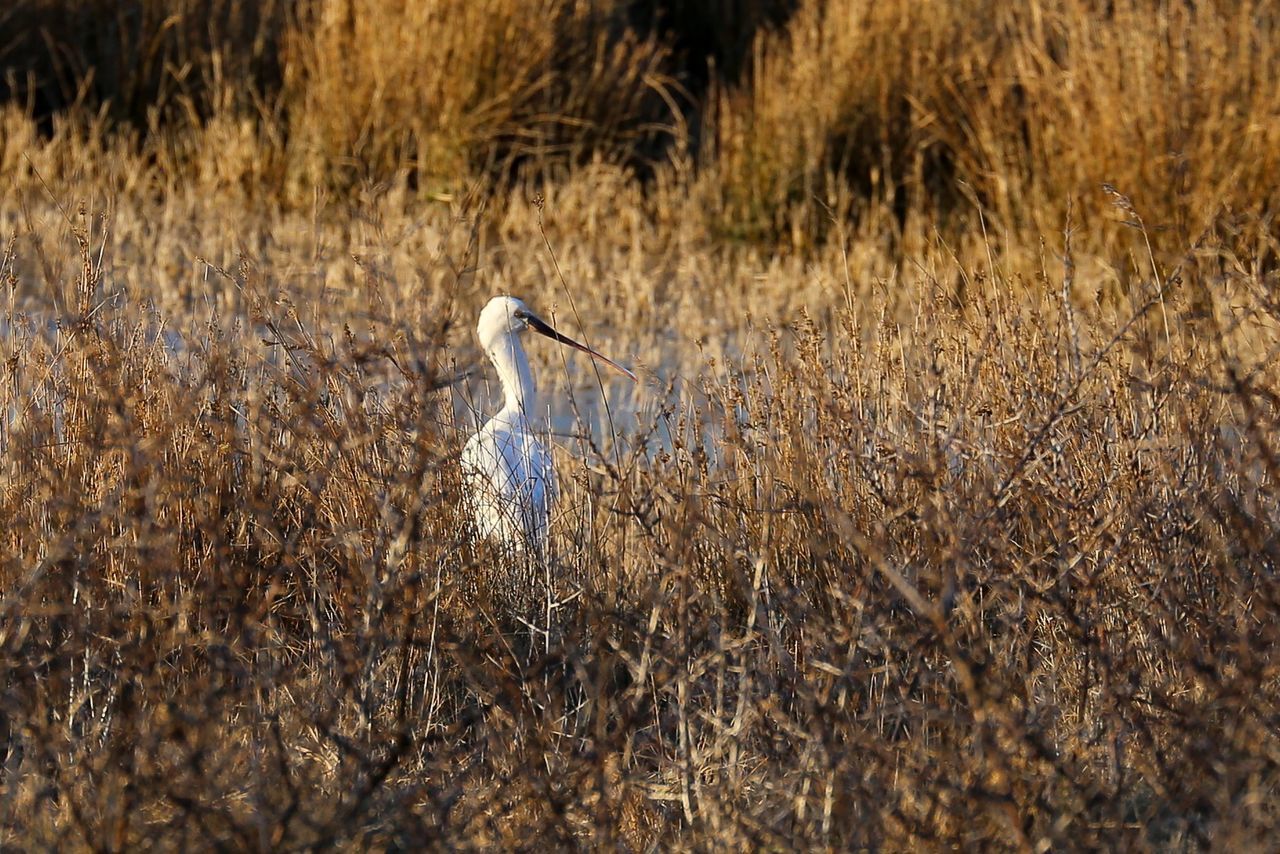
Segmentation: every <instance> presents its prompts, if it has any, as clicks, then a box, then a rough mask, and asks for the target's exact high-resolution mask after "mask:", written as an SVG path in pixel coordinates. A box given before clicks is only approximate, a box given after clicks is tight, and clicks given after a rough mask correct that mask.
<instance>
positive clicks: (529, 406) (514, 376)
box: [489, 335, 538, 416]
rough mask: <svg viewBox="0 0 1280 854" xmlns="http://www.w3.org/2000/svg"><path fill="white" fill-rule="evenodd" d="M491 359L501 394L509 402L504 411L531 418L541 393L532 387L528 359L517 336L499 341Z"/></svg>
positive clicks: (494, 347) (505, 337) (491, 353)
mask: <svg viewBox="0 0 1280 854" xmlns="http://www.w3.org/2000/svg"><path fill="white" fill-rule="evenodd" d="M489 358H490V360H492V362H493V366H494V367H495V368H496V369H497V371H498V381H499V382H501V383H502V393H503V395H504V397H505V399H506V403H505V405H504V406H503V411H504V412H506V413H509V414H511V415H515V414H517V413H518V414H520V415H525V416H528V415H530V414H532V413H533V412H534V411H535V410H536V409H537V406H538V390H537V388H535V387H534V385H533V372H532V371H530V370H529V360H528V358H526V357H525V354H524V346H523V345H521V343H520V339H519V338H517V337H516V336H514V335H505V336H503V337H502V338H499V339H498V341H497V342H495V343H494V345H493V347H492V348H490V350H489Z"/></svg>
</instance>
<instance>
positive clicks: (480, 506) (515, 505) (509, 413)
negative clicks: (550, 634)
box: [459, 296, 635, 552]
mask: <svg viewBox="0 0 1280 854" xmlns="http://www.w3.org/2000/svg"><path fill="white" fill-rule="evenodd" d="M526 329H533V330H534V331H535V332H538V333H540V334H542V335H545V336H547V337H548V338H551V339H553V340H555V341H559V342H560V343H562V344H566V345H568V346H570V347H573V348H574V349H577V350H581V351H582V352H584V353H587V354H589V355H591V356H592V357H593V358H596V359H599V360H601V361H602V362H604V363H606V364H608V365H611V366H612V367H614V368H616V369H618V370H619V371H621V372H622V373H623V374H625V375H626V376H628V377H630V378H631V379H632V380H635V375H634V374H632V373H631V372H630V371H628V370H627V369H626V368H624V367H622V366H621V365H619V364H617V363H616V362H613V361H610V360H609V359H607V358H605V357H604V356H603V355H601V354H600V353H598V352H596V351H595V350H592V349H591V348H590V347H587V346H586V345H584V344H579V343H578V342H577V341H574V340H573V339H572V338H568V337H566V336H564V335H561V334H560V333H559V332H557V331H555V330H554V329H552V328H551V326H549V325H548V324H547V323H546V322H545V321H543V320H542V319H540V318H539V317H538V316H537V315H535V314H534V313H533V312H532V311H530V310H529V307H528V306H527V305H525V304H524V303H523V302H522V301H520V300H518V299H516V298H515V297H507V296H498V297H494V298H493V299H491V300H489V302H488V304H487V305H485V307H484V309H483V310H482V311H481V312H480V321H479V323H478V324H477V325H476V334H477V336H478V337H479V339H480V346H481V348H482V349H483V350H484V352H485V355H486V356H488V357H489V360H490V361H491V362H493V366H494V368H495V369H497V372H498V381H499V382H500V383H501V384H502V392H503V399H504V403H503V407H502V409H501V410H500V411H499V412H498V414H497V415H495V416H493V417H492V418H490V419H489V420H488V421H487V422H485V424H484V426H483V427H481V428H480V431H479V432H478V433H476V434H475V435H474V436H472V437H471V438H470V439H469V440H468V441H467V444H466V446H465V447H464V448H463V449H462V457H461V459H460V461H459V462H460V464H461V468H462V482H463V489H464V495H465V498H466V501H467V504H468V508H469V510H470V512H471V515H472V518H473V519H474V520H475V525H476V532H477V534H478V535H479V536H481V537H483V538H485V539H488V540H491V541H493V542H494V543H496V544H499V545H503V546H507V547H510V548H513V549H517V550H520V551H526V550H527V551H530V552H539V551H541V548H542V546H543V545H544V544H545V542H546V537H547V527H548V523H549V521H550V517H551V505H552V504H553V503H554V502H555V500H556V495H557V491H556V473H555V467H554V465H553V463H552V459H551V453H550V452H549V451H548V449H547V448H546V446H545V445H543V443H542V441H541V440H540V439H539V437H538V431H536V430H535V429H534V428H533V426H532V425H531V423H530V416H534V415H536V414H537V390H536V388H535V387H534V384H533V373H532V372H531V371H530V369H529V360H528V358H527V357H526V356H525V352H524V345H523V344H522V343H521V341H520V336H521V334H522V333H523V332H524V331H525V330H526Z"/></svg>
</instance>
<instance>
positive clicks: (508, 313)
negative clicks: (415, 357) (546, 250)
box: [476, 296, 636, 382]
mask: <svg viewBox="0 0 1280 854" xmlns="http://www.w3.org/2000/svg"><path fill="white" fill-rule="evenodd" d="M526 329H532V330H533V331H534V332H537V333H538V334H539V335H545V336H546V337H548V338H550V339H551V340H552V341H559V342H560V343H561V344H564V345H566V346H569V347H572V348H573V349H575V350H581V351H582V352H583V353H586V354H587V355H589V356H591V357H592V358H593V359H598V360H599V361H601V362H604V363H605V364H606V365H609V366H610V367H612V368H615V369H616V370H618V371H620V372H621V373H622V374H623V375H624V376H626V377H629V378H630V379H631V380H632V381H633V382H634V381H635V379H636V375H635V374H633V373H631V371H629V370H627V369H626V368H624V367H622V365H619V364H618V363H617V362H615V361H613V360H611V359H609V358H608V357H606V356H605V355H604V354H603V353H599V352H597V351H595V350H593V349H591V348H590V347H588V346H587V345H585V344H579V343H578V342H577V341H574V340H573V339H572V338H570V337H569V336H567V335H561V334H560V333H559V332H557V331H556V330H555V329H553V328H552V327H551V324H549V323H547V322H546V321H545V320H543V319H542V318H540V317H538V315H536V314H534V313H533V311H532V310H531V309H530V308H529V306H527V305H525V304H524V300H520V299H516V298H515V297H509V296H496V297H494V298H493V299H491V300H489V302H488V303H487V304H486V305H485V307H484V308H483V309H481V310H480V322H479V323H477V324H476V335H477V337H479V339H480V346H481V347H483V348H484V351H485V352H486V353H489V352H491V351H492V350H493V348H494V347H496V346H498V344H499V343H500V342H501V341H502V340H503V339H504V338H508V337H512V336H516V335H519V334H520V333H522V332H524V331H525V330H526Z"/></svg>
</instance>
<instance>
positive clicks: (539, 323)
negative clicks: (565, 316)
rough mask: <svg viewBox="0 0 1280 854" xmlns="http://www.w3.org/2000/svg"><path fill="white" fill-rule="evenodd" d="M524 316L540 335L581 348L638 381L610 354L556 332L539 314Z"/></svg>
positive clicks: (525, 314)
mask: <svg viewBox="0 0 1280 854" xmlns="http://www.w3.org/2000/svg"><path fill="white" fill-rule="evenodd" d="M522 316H523V317H524V320H525V323H528V324H529V327H530V328H531V329H533V331H534V332H537V333H538V334H539V335H545V336H547V337H548V338H550V339H551V340H552V341H559V342H560V343H561V344H567V345H569V346H570V347H572V348H573V349H575V350H581V351H582V352H584V353H586V354H587V355H588V356H590V357H591V358H593V359H598V360H599V361H601V362H604V363H605V364H606V365H608V366H609V367H611V368H613V369H614V370H616V371H617V372H618V373H620V374H622V375H623V376H624V377H626V378H627V379H629V380H631V381H632V382H636V381H637V380H636V375H635V374H633V373H631V371H628V370H627V369H626V368H624V367H622V365H619V364H618V363H617V362H615V361H613V359H610V358H609V357H608V356H606V355H604V354H603V353H600V352H597V351H595V350H592V349H591V348H590V347H588V346H587V345H586V344H579V343H578V342H577V341H574V340H573V339H572V338H570V337H569V336H568V335H561V334H560V333H559V332H556V331H555V329H553V328H552V327H551V325H550V324H549V323H547V322H546V321H544V320H543V319H542V318H540V317H538V316H537V315H534V314H530V313H529V312H523V313H522Z"/></svg>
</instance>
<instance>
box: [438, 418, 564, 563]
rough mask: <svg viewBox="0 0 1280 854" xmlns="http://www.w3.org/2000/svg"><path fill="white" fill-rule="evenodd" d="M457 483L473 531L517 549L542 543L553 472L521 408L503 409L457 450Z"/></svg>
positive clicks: (552, 491)
mask: <svg viewBox="0 0 1280 854" xmlns="http://www.w3.org/2000/svg"><path fill="white" fill-rule="evenodd" d="M461 463H462V476H463V487H464V489H465V490H466V495H467V501H468V503H469V504H470V510H471V515H472V518H473V519H474V520H475V524H476V533H477V534H478V535H479V536H480V537H482V538H484V539H486V540H491V541H493V542H495V543H500V544H505V545H509V546H512V547H515V548H517V549H522V550H523V549H525V548H528V547H529V546H533V547H535V548H540V547H541V546H542V544H544V543H545V542H546V537H547V527H548V523H549V521H550V517H551V505H552V504H554V503H555V500H556V495H557V490H556V471H555V466H554V465H553V463H552V459H551V454H550V453H549V452H548V451H547V448H546V446H545V445H544V444H543V443H542V441H541V440H540V439H539V438H538V435H537V433H536V432H535V431H534V430H533V428H532V426H531V425H530V423H529V419H528V418H527V417H526V416H525V414H524V413H523V412H518V411H517V412H511V411H509V410H508V409H506V408H504V409H503V410H502V411H501V412H499V413H498V414H497V415H495V416H494V417H493V418H491V419H489V421H487V422H486V423H485V425H484V426H483V427H481V428H480V432H478V433H476V434H475V435H474V436H472V437H471V438H470V439H469V440H468V441H467V444H466V447H464V448H463V449H462V459H461Z"/></svg>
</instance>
